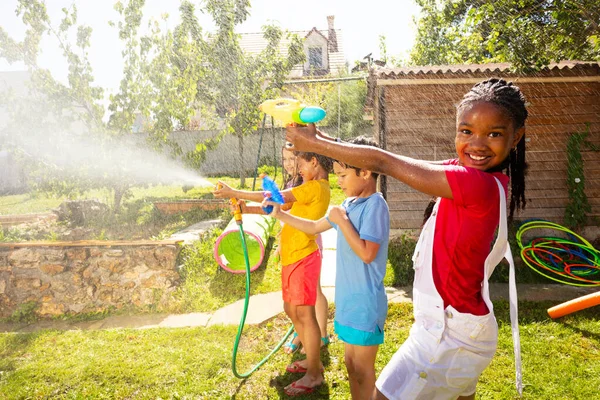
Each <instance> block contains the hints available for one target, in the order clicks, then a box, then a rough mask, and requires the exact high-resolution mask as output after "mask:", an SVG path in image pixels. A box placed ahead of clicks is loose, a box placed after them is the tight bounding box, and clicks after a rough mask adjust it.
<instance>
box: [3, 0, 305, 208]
mask: <svg viewBox="0 0 600 400" xmlns="http://www.w3.org/2000/svg"><path fill="white" fill-rule="evenodd" d="M144 3H145V2H144V0H128V1H122V2H121V1H118V2H117V3H116V4H115V10H116V11H117V13H118V14H119V19H118V21H116V23H115V22H111V25H112V26H113V27H115V28H116V29H117V30H118V34H119V38H120V39H121V40H122V41H123V43H124V49H123V51H122V54H121V55H122V57H123V60H124V67H123V75H122V79H121V82H120V85H119V90H118V92H117V93H116V94H114V95H111V96H110V99H109V100H110V102H109V105H108V118H107V119H105V118H103V117H104V114H105V109H104V107H103V106H102V100H103V93H104V91H103V90H102V88H100V87H98V86H96V85H94V77H93V71H92V68H91V65H90V63H89V60H88V56H87V55H88V50H89V44H90V42H89V39H90V35H91V33H92V32H91V28H89V27H85V26H78V25H77V9H76V7H75V5H73V6H72V7H71V8H70V9H64V10H63V12H64V17H63V18H62V20H61V22H60V25H59V27H54V26H53V25H52V23H51V21H50V19H49V17H48V14H47V12H46V6H45V2H44V1H43V0H32V1H29V0H20V1H19V3H18V6H17V10H16V12H17V15H19V16H20V17H21V19H22V21H23V24H24V25H25V26H26V28H27V31H26V35H25V38H24V40H23V41H20V42H19V41H16V40H14V39H13V38H11V37H10V36H9V35H8V33H7V32H6V31H5V30H4V29H2V28H1V27H0V57H2V58H4V59H6V60H8V61H9V62H18V61H22V62H24V63H25V65H26V66H27V68H28V70H29V72H30V74H31V83H30V87H31V89H32V91H33V92H34V93H35V95H34V96H33V98H31V99H30V98H27V99H26V100H24V101H17V100H19V99H17V98H15V97H14V96H12V97H11V96H10V95H8V94H6V93H5V94H3V96H2V99H1V100H2V101H3V104H2V106H4V107H5V109H6V110H8V112H9V114H10V115H11V117H12V118H11V122H10V123H9V124H8V126H6V127H4V128H3V129H2V131H1V132H0V135H1V136H2V139H4V140H3V142H4V143H5V144H4V146H5V147H10V145H11V143H10V138H11V137H12V138H14V137H15V134H16V132H31V133H32V135H33V133H36V135H33V136H32V137H31V140H36V141H37V140H39V141H40V146H44V145H47V146H68V145H69V143H70V142H71V141H73V142H74V141H77V140H79V139H81V138H83V137H86V136H94V138H95V142H94V143H96V145H97V146H98V147H99V148H98V152H102V150H103V148H104V147H105V146H104V144H110V143H113V142H115V141H116V140H118V138H120V137H123V136H126V135H128V134H131V132H132V128H133V127H134V124H135V123H136V122H139V120H140V117H142V118H141V120H143V121H144V122H145V126H144V130H145V131H147V133H148V134H149V136H148V139H149V141H150V143H151V144H153V145H154V147H161V146H163V145H168V146H170V147H171V148H172V150H173V153H174V154H175V155H178V156H180V157H182V158H183V159H184V160H185V161H187V162H188V164H190V165H192V166H194V167H198V166H199V165H200V164H201V163H202V162H203V161H204V158H205V153H206V151H207V150H209V149H211V148H214V147H215V146H216V145H217V144H218V142H219V141H220V139H221V138H222V137H223V136H224V135H225V134H235V135H236V136H238V137H239V140H240V152H241V151H242V150H243V137H244V136H245V135H247V134H250V133H252V132H253V131H254V130H256V129H257V126H258V122H259V117H260V116H259V110H258V105H259V104H260V103H261V102H262V101H263V100H265V99H266V98H269V97H274V96H275V94H276V92H277V91H278V90H279V88H280V87H281V85H282V82H283V79H284V78H285V77H286V76H287V75H288V73H289V71H290V70H291V68H292V67H293V66H294V65H296V64H298V63H300V62H303V61H304V53H303V45H302V42H301V40H300V39H299V38H298V37H293V38H292V40H291V42H290V43H291V44H290V47H289V49H288V52H287V55H286V56H285V57H284V56H282V55H281V54H280V53H279V52H278V50H277V49H278V48H279V44H280V41H281V40H282V38H283V35H284V33H283V32H282V31H281V30H280V29H278V28H275V27H270V26H267V27H265V28H264V35H265V37H266V38H267V40H268V41H269V46H267V48H266V49H265V50H264V51H263V52H262V53H261V54H260V55H258V56H256V57H253V56H250V55H246V54H244V53H243V52H242V50H241V48H240V45H239V35H237V34H235V33H234V28H235V27H236V26H237V25H239V24H240V23H242V22H243V21H244V20H245V19H246V18H247V16H248V14H249V11H250V3H249V1H247V0H218V1H217V0H208V1H205V2H203V3H202V5H203V8H202V10H201V11H203V12H206V13H208V14H209V15H211V16H212V18H213V20H214V22H215V24H216V26H217V30H216V32H215V33H214V34H208V33H204V32H203V31H202V28H201V27H200V25H199V23H198V20H197V18H196V16H195V12H196V10H195V7H194V6H193V4H192V3H191V2H189V1H182V3H181V6H180V13H181V23H180V24H179V25H177V26H176V27H175V28H174V29H173V30H168V29H167V30H162V29H161V28H160V25H159V22H157V21H151V23H150V25H149V32H148V33H141V32H140V26H141V23H142V20H143V12H142V11H143V7H144ZM165 18H166V17H165ZM73 32H75V33H73ZM44 35H49V36H52V37H54V38H55V39H56V40H57V41H58V43H59V45H60V48H61V50H62V52H63V55H64V57H65V60H66V61H67V64H68V71H69V73H68V79H67V82H66V83H64V84H63V83H61V82H59V81H57V80H56V79H54V77H53V76H52V75H51V73H50V72H49V71H48V70H45V69H43V68H41V67H40V66H39V65H38V63H37V57H38V55H39V53H40V46H39V45H40V42H41V38H42V37H43V36H44ZM74 37H75V38H76V39H75V40H73V38H74ZM73 42H74V43H73ZM198 114H199V115H201V118H202V127H203V129H206V127H210V126H213V127H216V128H218V130H219V134H218V135H217V136H216V137H213V138H210V139H209V140H206V141H200V142H198V143H196V146H195V148H194V149H193V150H192V151H189V152H187V153H185V154H184V152H183V150H182V149H181V147H180V146H179V145H178V144H177V143H176V142H175V141H174V140H173V139H172V137H171V136H172V135H171V133H172V132H174V131H177V130H184V129H194V126H193V124H192V117H194V116H196V115H198ZM31 116H36V118H31ZM73 126H75V129H67V128H65V127H71V128H72V127H73ZM44 132H64V135H63V136H62V137H61V138H60V140H54V141H53V143H46V144H44V141H43V139H44ZM46 136H47V135H46ZM53 137H54V138H56V135H54V136H53ZM13 144H14V143H13ZM13 147H14V146H13ZM110 148H111V147H110V146H108V145H107V146H106V149H105V152H106V153H107V156H109V157H110V153H111V151H110V150H109V149H110ZM21 150H22V149H21ZM21 154H22V155H23V156H24V157H27V154H26V152H23V151H21ZM241 157H243V154H241ZM121 158H123V157H121ZM121 161H124V162H126V161H127V160H120V159H115V160H114V164H116V165H117V168H116V169H119V168H118V165H120V162H121ZM28 163H29V176H30V177H31V178H32V180H33V181H34V182H35V184H37V185H38V186H39V188H41V189H44V190H47V191H51V192H54V193H57V194H75V193H82V192H85V191H87V190H89V189H92V188H100V187H108V188H110V189H111V190H112V191H113V193H114V209H115V211H117V210H118V208H119V206H120V203H121V201H122V199H123V198H124V197H126V196H127V195H128V193H129V190H130V188H131V187H132V185H134V184H140V183H143V182H136V181H135V180H134V179H132V178H131V177H130V176H129V174H128V173H127V172H128V168H127V165H125V164H124V165H123V166H122V168H121V171H122V173H119V176H118V177H115V176H114V175H112V176H100V177H99V176H98V174H95V175H92V174H90V173H89V172H90V171H89V168H91V167H90V166H85V165H84V163H82V164H81V167H80V168H77V169H72V168H69V169H66V168H61V167H60V166H59V165H53V164H52V163H48V162H47V161H44V160H40V159H36V158H35V157H30V159H29V160H28ZM113 169H115V168H113ZM243 170H244V168H243V167H240V174H241V177H242V184H243V183H244V182H243V176H244V175H243V173H244V171H243Z"/></svg>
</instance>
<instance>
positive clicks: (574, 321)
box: [494, 300, 600, 341]
mask: <svg viewBox="0 0 600 400" xmlns="http://www.w3.org/2000/svg"><path fill="white" fill-rule="evenodd" d="M556 304H557V303H556V302H555V301H537V302H536V301H520V302H519V323H520V324H522V325H524V324H531V323H556V324H561V325H563V326H565V327H568V328H569V329H571V330H572V331H573V333H578V334H580V335H581V336H583V337H586V338H589V339H592V340H596V341H600V333H598V332H592V331H589V330H587V329H585V328H582V327H581V326H579V325H582V324H583V322H586V321H587V322H590V321H591V322H594V321H595V325H596V326H600V314H599V313H598V307H597V306H596V307H590V308H587V309H585V310H581V311H577V312H576V313H573V314H569V315H565V316H564V317H561V318H557V319H552V318H550V316H549V315H548V311H547V310H548V308H550V307H553V306H555V305H556ZM494 313H495V314H496V319H497V320H498V322H499V323H504V324H508V325H510V310H509V302H508V301H506V300H502V301H495V302H494Z"/></svg>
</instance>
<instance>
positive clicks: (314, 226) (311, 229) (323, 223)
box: [262, 199, 331, 235]
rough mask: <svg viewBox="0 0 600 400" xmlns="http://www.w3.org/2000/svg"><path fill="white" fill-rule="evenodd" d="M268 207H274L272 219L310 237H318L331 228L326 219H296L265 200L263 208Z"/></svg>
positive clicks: (277, 205)
mask: <svg viewBox="0 0 600 400" xmlns="http://www.w3.org/2000/svg"><path fill="white" fill-rule="evenodd" d="M266 206H273V211H272V212H271V214H269V215H270V216H271V217H273V218H277V219H278V220H280V221H281V222H283V223H284V224H287V225H290V226H291V227H293V228H296V229H298V230H300V231H302V232H304V233H308V234H309V235H317V234H319V233H321V232H325V231H326V230H328V229H330V228H331V224H330V223H329V221H327V218H325V217H323V218H321V219H318V220H316V221H315V220H312V219H306V218H300V217H296V216H295V215H291V214H289V213H287V212H285V211H282V210H281V206H280V205H279V204H277V203H273V202H272V201H269V200H267V199H265V200H264V201H263V203H262V207H266Z"/></svg>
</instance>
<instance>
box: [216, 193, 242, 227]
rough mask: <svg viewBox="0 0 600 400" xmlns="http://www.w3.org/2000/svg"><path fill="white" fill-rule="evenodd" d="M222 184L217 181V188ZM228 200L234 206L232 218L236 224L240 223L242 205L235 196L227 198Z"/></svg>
mask: <svg viewBox="0 0 600 400" xmlns="http://www.w3.org/2000/svg"><path fill="white" fill-rule="evenodd" d="M222 187H223V186H222V185H221V184H220V183H217V189H221V188H222ZM229 202H230V203H231V205H232V206H233V207H234V211H233V218H234V219H235V223H236V224H238V225H241V224H242V205H241V204H240V203H239V202H238V200H237V199H236V198H235V197H232V198H230V199H229Z"/></svg>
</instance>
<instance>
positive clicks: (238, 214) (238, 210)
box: [231, 199, 294, 379]
mask: <svg viewBox="0 0 600 400" xmlns="http://www.w3.org/2000/svg"><path fill="white" fill-rule="evenodd" d="M231 203H232V205H233V206H234V207H235V212H234V214H233V217H234V219H235V222H236V223H237V224H238V226H239V228H240V239H241V242H242V249H243V250H244V260H245V262H246V296H245V300H244V311H243V312H242V317H241V319H240V325H239V326H238V331H237V335H236V337H235V342H234V344H233V354H232V357H231V370H232V371H233V375H235V377H236V378H240V379H244V378H247V377H249V376H250V375H252V373H254V371H256V370H257V369H258V368H260V367H261V366H262V365H263V364H264V363H266V362H267V360H268V359H269V358H271V356H272V355H273V354H275V353H276V352H277V350H279V348H280V347H281V346H282V345H283V344H284V343H285V341H286V340H287V338H288V337H289V336H290V334H291V333H292V332H293V331H294V326H293V325H292V326H291V328H290V329H289V330H288V332H287V333H286V334H285V335H284V337H283V339H281V341H280V342H279V343H278V344H277V346H275V348H274V349H273V350H271V352H270V353H269V354H268V355H267V356H266V357H265V358H263V359H262V360H261V361H259V363H258V364H256V365H255V366H254V367H252V368H251V369H250V370H249V371H248V372H245V373H239V372H238V371H237V368H236V365H235V364H236V359H237V353H238V346H239V344H240V338H241V337H242V332H243V331H244V324H245V322H246V314H247V313H248V303H249V302H250V260H249V258H248V248H247V246H246V235H245V233H244V225H243V223H242V210H241V206H240V205H239V204H238V202H237V200H236V199H231Z"/></svg>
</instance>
